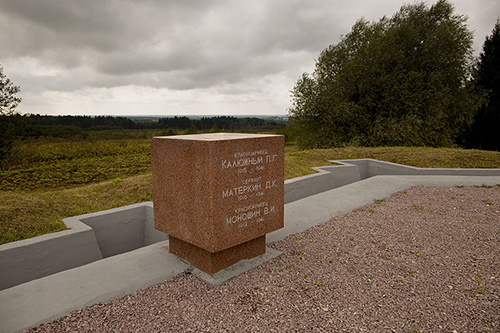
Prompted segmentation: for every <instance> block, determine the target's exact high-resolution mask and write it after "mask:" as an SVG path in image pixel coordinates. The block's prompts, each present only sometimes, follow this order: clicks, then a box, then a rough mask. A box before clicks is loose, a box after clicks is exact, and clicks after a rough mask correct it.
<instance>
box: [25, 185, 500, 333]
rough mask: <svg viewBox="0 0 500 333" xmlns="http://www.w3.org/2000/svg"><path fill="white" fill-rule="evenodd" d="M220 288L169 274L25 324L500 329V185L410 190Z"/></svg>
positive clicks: (296, 238)
mask: <svg viewBox="0 0 500 333" xmlns="http://www.w3.org/2000/svg"><path fill="white" fill-rule="evenodd" d="M271 246H272V247H275V248H277V249H279V250H281V251H283V253H284V254H283V255H282V256H281V257H279V258H277V259H275V260H273V261H271V262H268V263H266V264H264V265H262V266H260V267H259V268H257V269H254V270H252V271H250V272H248V273H246V274H244V275H241V276H239V277H237V278H235V279H233V280H231V281H229V282H228V283H226V284H225V285H223V286H220V287H215V288H208V287H207V286H206V285H205V284H204V283H202V282H200V281H199V280H198V279H197V278H195V277H194V276H192V275H184V276H177V277H175V278H174V279H172V280H169V281H166V282H164V283H161V284H158V285H155V286H152V287H150V288H148V289H144V290H141V291H138V292H136V293H134V294H133V295H130V296H126V297H123V298H120V299H116V300H114V301H111V302H109V303H106V304H96V305H94V306H91V307H88V308H86V309H83V310H80V311H75V312H73V313H71V314H69V315H68V316H66V317H63V318H60V319H58V320H55V321H53V322H51V323H49V324H45V325H41V326H38V327H37V328H34V329H32V330H31V331H32V332H65V331H82V332H102V331H106V332H109V331H111V332H113V331H139V332H155V331H162V332H165V331H211V332H221V331H222V332H225V331H229V332H242V331H262V332H268V331H269V332H273V331H274V332H283V331H293V332H303V331H333V332H344V331H346V332H500V187H498V186H496V187H494V188H485V187H482V188H458V187H454V188H432V187H414V188H411V189H409V190H407V191H404V192H400V193H396V194H394V195H393V196H392V197H391V198H389V199H386V200H384V201H380V202H379V201H376V202H375V203H374V204H372V205H369V206H365V207H362V208H360V209H357V210H355V211H353V212H351V213H349V214H346V215H342V216H339V217H335V218H333V219H332V220H331V221H329V222H327V223H324V224H322V225H319V226H316V227H313V228H311V229H308V230H306V231H305V232H303V233H300V234H296V235H292V236H290V237H288V238H286V239H285V240H282V241H279V242H275V243H273V244H271Z"/></svg>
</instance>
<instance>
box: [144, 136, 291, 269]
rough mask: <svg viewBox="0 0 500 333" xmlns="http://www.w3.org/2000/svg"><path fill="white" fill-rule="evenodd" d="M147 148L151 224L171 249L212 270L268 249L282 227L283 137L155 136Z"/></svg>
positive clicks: (186, 258) (196, 265) (184, 257)
mask: <svg viewBox="0 0 500 333" xmlns="http://www.w3.org/2000/svg"><path fill="white" fill-rule="evenodd" d="M151 151H152V170H153V203H154V219H155V228H156V229H158V230H160V231H162V232H165V233H168V234H169V239H170V246H169V251H170V252H171V253H174V254H176V255H178V256H179V257H181V258H183V259H185V260H187V261H189V262H191V263H192V264H193V265H194V266H195V267H197V268H199V269H200V270H202V271H204V272H206V273H209V274H213V273H215V272H217V271H219V270H221V269H224V268H226V267H229V266H231V265H232V264H234V263H236V262H238V261H240V260H242V259H249V258H252V257H255V256H258V255H260V254H263V253H265V249H266V245H265V244H266V242H265V235H266V234H267V233H269V232H272V231H274V230H277V229H280V228H282V227H283V216H284V215H283V210H284V169H283V162H284V138H283V136H281V135H267V134H239V133H214V134H197V135H179V136H168V137H155V138H153V141H152V145H151Z"/></svg>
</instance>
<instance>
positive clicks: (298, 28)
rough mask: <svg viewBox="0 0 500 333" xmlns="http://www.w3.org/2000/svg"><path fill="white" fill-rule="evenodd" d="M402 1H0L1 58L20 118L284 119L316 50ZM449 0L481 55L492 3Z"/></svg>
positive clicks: (496, 9) (497, 6)
mask: <svg viewBox="0 0 500 333" xmlns="http://www.w3.org/2000/svg"><path fill="white" fill-rule="evenodd" d="M408 2H410V3H413V1H396V0H312V1H305V0H252V1H246V0H238V1H232V0H229V1H226V0H218V1H203V0H199V1H195V0H179V1H160V0H157V1H154V0H146V1H144V0H142V1H133V0H128V1H127V0H120V1H118V0H117V1H112V0H80V1H69V0H0V31H1V34H0V64H2V65H3V66H4V73H5V74H6V75H7V76H8V77H9V78H10V79H11V80H12V81H13V82H14V83H15V84H16V85H19V86H20V87H21V93H20V96H21V97H22V98H23V101H22V103H21V104H20V107H19V111H21V112H23V113H40V114H49V115H52V114H85V115H165V116H167V115H203V114H205V115H265V114H268V115H285V114H286V113H287V107H288V106H289V105H290V90H291V89H292V88H293V86H294V83H295V81H296V80H297V79H298V78H299V76H300V75H301V74H302V73H303V72H312V71H313V69H314V62H315V59H316V58H317V56H318V55H319V52H320V51H321V50H323V49H324V48H326V47H327V46H328V45H330V44H333V43H337V42H338V41H339V40H340V36H341V35H342V34H346V33H348V32H349V31H350V30H351V27H352V25H353V24H354V23H355V22H356V20H358V19H359V18H361V17H364V18H366V19H368V20H370V21H374V20H375V21H376V20H379V19H380V18H381V17H382V16H384V15H386V16H392V15H393V14H394V13H395V12H396V11H398V10H399V8H400V7H401V5H402V4H404V3H408ZM435 2H436V0H433V1H428V2H427V3H428V4H433V3H435ZM452 2H453V4H454V5H455V12H456V13H458V14H464V15H467V16H468V17H469V21H468V23H469V26H470V29H471V30H472V31H474V33H475V40H474V48H475V54H476V55H477V54H479V52H480V50H481V48H482V44H483V42H484V39H485V36H487V35H490V34H491V31H492V29H493V27H494V24H495V22H496V19H497V17H499V16H500V1H498V0H452Z"/></svg>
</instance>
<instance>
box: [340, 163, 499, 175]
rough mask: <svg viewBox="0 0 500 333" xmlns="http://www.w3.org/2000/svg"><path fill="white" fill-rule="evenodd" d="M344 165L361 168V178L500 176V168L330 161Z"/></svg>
mask: <svg viewBox="0 0 500 333" xmlns="http://www.w3.org/2000/svg"><path fill="white" fill-rule="evenodd" d="M330 162H334V163H340V164H343V165H355V166H357V167H358V168H359V173H360V177H361V179H366V178H369V177H374V176H405V175H408V176H411V175H422V176H499V175H500V169H486V168H484V169H444V168H417V167H412V166H407V165H402V164H397V163H391V162H384V161H378V160H374V159H369V158H367V159H357V160H336V161H330Z"/></svg>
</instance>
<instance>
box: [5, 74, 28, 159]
mask: <svg viewBox="0 0 500 333" xmlns="http://www.w3.org/2000/svg"><path fill="white" fill-rule="evenodd" d="M19 91H20V88H19V86H15V85H14V84H13V83H12V81H10V80H9V79H8V78H7V76H6V75H5V74H4V73H3V66H2V65H0V167H2V166H4V165H5V164H6V159H7V157H8V156H9V154H10V152H11V150H12V144H13V142H14V137H15V134H16V131H17V129H18V128H19V126H20V125H21V124H23V123H24V121H23V119H22V118H23V117H21V116H20V115H19V114H17V112H16V108H17V106H18V105H19V103H20V102H21V98H19V97H16V94H17V93H18V92H19Z"/></svg>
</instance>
